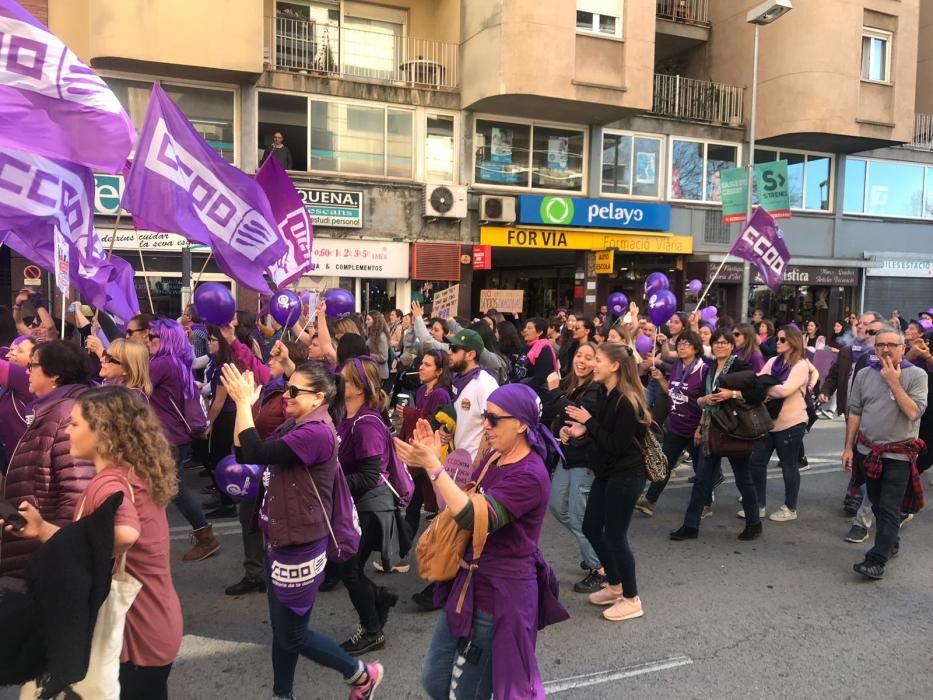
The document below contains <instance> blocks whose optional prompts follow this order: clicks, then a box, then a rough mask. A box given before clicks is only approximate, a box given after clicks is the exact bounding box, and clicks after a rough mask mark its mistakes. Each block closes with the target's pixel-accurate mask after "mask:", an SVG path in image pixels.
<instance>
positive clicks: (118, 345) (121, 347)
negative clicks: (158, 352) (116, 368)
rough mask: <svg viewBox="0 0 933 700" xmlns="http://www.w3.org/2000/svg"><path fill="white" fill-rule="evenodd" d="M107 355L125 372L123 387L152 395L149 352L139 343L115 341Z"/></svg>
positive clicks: (118, 339) (121, 339) (122, 340)
mask: <svg viewBox="0 0 933 700" xmlns="http://www.w3.org/2000/svg"><path fill="white" fill-rule="evenodd" d="M107 354H108V355H110V357H112V358H113V359H114V360H116V361H117V362H119V363H120V368H121V369H122V370H123V377H124V379H123V386H125V387H128V388H130V389H138V390H139V391H141V392H143V393H144V394H145V395H146V396H150V395H151V394H152V379H151V378H150V377H149V350H148V349H147V348H146V346H145V345H141V344H139V343H128V342H126V341H125V340H124V339H123V338H117V339H116V340H114V341H113V342H112V343H111V344H110V347H109V348H107Z"/></svg>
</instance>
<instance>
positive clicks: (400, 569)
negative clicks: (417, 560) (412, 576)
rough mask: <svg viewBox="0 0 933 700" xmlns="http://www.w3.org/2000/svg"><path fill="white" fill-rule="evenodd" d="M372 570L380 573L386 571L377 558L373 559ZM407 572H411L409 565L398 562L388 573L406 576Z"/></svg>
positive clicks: (405, 562) (404, 562)
mask: <svg viewBox="0 0 933 700" xmlns="http://www.w3.org/2000/svg"><path fill="white" fill-rule="evenodd" d="M373 568H374V569H375V570H376V571H379V572H380V573H383V574H384V573H386V570H385V569H384V568H383V566H382V560H381V559H380V558H379V557H376V558H375V559H373ZM409 571H411V564H409V563H408V562H407V561H400V562H399V563H398V564H396V565H395V566H393V567H392V570H391V572H390V573H393V574H407V573H408V572H409Z"/></svg>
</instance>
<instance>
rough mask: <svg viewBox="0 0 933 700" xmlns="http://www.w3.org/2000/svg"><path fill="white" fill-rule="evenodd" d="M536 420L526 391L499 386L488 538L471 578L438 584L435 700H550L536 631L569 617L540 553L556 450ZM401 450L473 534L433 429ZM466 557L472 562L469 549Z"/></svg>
mask: <svg viewBox="0 0 933 700" xmlns="http://www.w3.org/2000/svg"><path fill="white" fill-rule="evenodd" d="M540 415H541V404H540V400H539V399H538V397H537V395H536V394H535V391H534V390H533V389H532V388H531V387H528V386H525V385H523V384H508V385H506V386H503V387H500V388H498V389H496V390H495V391H493V392H492V393H491V394H490V395H489V398H488V400H487V401H486V411H485V412H484V413H483V418H484V428H485V432H486V437H487V439H488V441H489V446H490V448H491V452H490V453H489V454H488V455H487V456H486V457H485V458H484V459H483V460H482V462H481V463H480V465H479V466H478V467H477V469H476V470H475V471H474V473H473V479H474V480H475V481H478V482H479V484H480V486H481V490H482V494H483V496H484V498H485V501H486V503H485V506H486V508H487V509H488V512H489V536H488V538H487V540H486V545H485V548H484V549H483V553H482V560H481V562H480V564H479V566H478V567H477V568H476V570H475V571H473V572H472V573H471V574H469V575H468V574H467V571H466V569H465V568H461V570H460V572H459V574H458V575H457V577H456V578H455V579H454V580H453V581H450V582H447V583H440V584H438V585H437V588H438V592H437V595H436V596H435V599H436V600H445V601H446V605H445V611H444V612H443V613H442V614H441V616H440V618H439V619H438V621H437V626H436V627H435V628H434V636H433V638H432V639H431V644H430V646H429V647H428V651H427V654H426V655H425V658H424V663H423V665H422V669H421V682H422V685H423V687H424V689H425V692H426V693H427V695H428V697H430V698H432V700H448V698H452V699H455V700H465V699H466V698H470V699H471V700H472V699H474V698H475V699H488V698H491V697H493V696H495V697H497V698H527V699H529V700H532V699H534V700H538V699H543V698H544V686H543V683H542V681H541V674H540V672H539V670H538V665H537V661H536V658H535V644H536V641H537V630H538V629H540V628H542V627H543V626H544V625H548V624H553V623H556V622H560V621H562V620H565V619H567V617H568V615H567V612H566V611H565V610H564V609H563V607H561V605H560V603H559V602H558V601H557V600H556V598H555V597H554V596H555V594H556V579H555V577H554V572H553V571H552V570H551V567H550V566H548V564H547V563H546V562H545V561H544V557H543V556H542V554H541V551H540V549H539V546H538V545H539V542H540V539H541V529H542V526H543V525H544V518H545V516H546V515H547V504H548V496H549V494H550V490H551V485H550V482H549V481H548V473H547V468H546V467H545V466H544V460H545V458H546V456H547V444H548V442H550V443H552V444H553V443H554V437H553V436H552V435H551V433H550V431H549V430H548V429H547V427H546V426H544V425H542V424H541V423H540V418H539V417H540ZM395 446H396V449H397V450H398V452H399V455H400V456H401V457H402V459H403V461H404V462H405V463H406V464H409V465H411V466H412V467H417V468H420V469H424V470H425V471H426V473H427V475H428V478H429V479H430V480H431V483H432V484H433V486H434V491H435V493H436V494H438V495H439V496H441V497H442V498H443V499H444V502H445V503H446V504H447V510H448V511H449V512H450V513H451V514H452V515H453V517H454V519H455V521H456V522H457V524H458V525H459V526H460V527H461V528H463V529H464V530H470V531H472V529H473V517H474V512H473V503H472V501H470V500H469V498H468V496H467V495H466V494H465V493H464V492H463V491H462V490H461V489H460V488H459V487H458V486H457V484H456V483H455V482H454V480H453V479H451V478H450V476H449V475H448V474H447V472H446V471H445V470H444V467H443V466H442V465H441V462H440V460H439V458H438V456H437V455H438V448H439V447H440V441H439V437H437V436H436V435H435V434H434V433H433V431H432V430H431V426H430V425H429V424H428V423H427V421H424V420H420V421H418V426H417V428H416V430H415V436H414V438H413V441H412V443H411V444H408V443H405V442H402V441H401V440H396V441H395ZM465 558H466V559H470V560H471V559H472V554H471V551H470V550H469V549H468V550H467V553H466V555H465ZM461 600H462V605H461V604H460V601H461Z"/></svg>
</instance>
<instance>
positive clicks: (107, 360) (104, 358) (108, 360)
mask: <svg viewBox="0 0 933 700" xmlns="http://www.w3.org/2000/svg"><path fill="white" fill-rule="evenodd" d="M100 361H101V363H103V364H105V365H118V364H120V362H119V360H115V359H113V356H112V355H110V354H108V353H106V352H105V353H104V354H103V355H101V357H100Z"/></svg>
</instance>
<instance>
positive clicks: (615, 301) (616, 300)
mask: <svg viewBox="0 0 933 700" xmlns="http://www.w3.org/2000/svg"><path fill="white" fill-rule="evenodd" d="M606 306H608V307H609V311H611V312H612V314H613V315H614V316H618V317H620V318H621V317H622V316H624V315H625V310H626V309H627V308H628V298H627V297H626V296H625V295H624V294H623V293H622V292H613V293H612V294H610V295H609V301H608V303H607V304H606Z"/></svg>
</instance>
